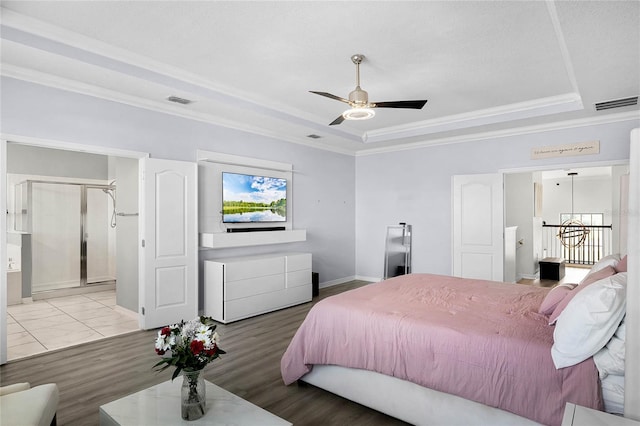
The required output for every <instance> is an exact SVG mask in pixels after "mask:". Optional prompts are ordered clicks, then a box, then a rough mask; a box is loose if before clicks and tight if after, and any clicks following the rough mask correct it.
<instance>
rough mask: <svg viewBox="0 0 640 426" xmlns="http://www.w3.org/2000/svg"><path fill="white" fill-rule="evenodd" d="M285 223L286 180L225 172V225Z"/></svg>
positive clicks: (223, 204)
mask: <svg viewBox="0 0 640 426" xmlns="http://www.w3.org/2000/svg"><path fill="white" fill-rule="evenodd" d="M286 221H287V180H286V179H281V178H273V177H267V176H256V175H244V174H238V173H226V172H223V173H222V222H224V223H252V222H286Z"/></svg>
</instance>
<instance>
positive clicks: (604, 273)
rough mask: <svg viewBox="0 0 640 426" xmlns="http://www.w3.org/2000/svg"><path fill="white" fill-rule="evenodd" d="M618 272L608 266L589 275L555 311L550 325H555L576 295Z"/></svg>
mask: <svg viewBox="0 0 640 426" xmlns="http://www.w3.org/2000/svg"><path fill="white" fill-rule="evenodd" d="M615 273H616V270H615V269H613V266H607V267H605V268H603V269H601V270H599V271H597V272H594V273H592V274H589V275H587V276H586V277H585V278H584V279H583V280H582V281H581V282H580V285H578V287H576V288H574V289H573V290H571V291H570V292H569V294H567V295H566V296H565V297H564V298H563V299H562V300H561V301H560V303H558V305H557V306H556V307H555V309H554V310H553V313H552V314H551V316H550V317H549V325H553V324H555V323H556V321H557V320H558V317H559V316H560V314H561V313H562V311H564V308H566V307H567V305H568V304H569V302H571V299H573V298H574V297H576V294H578V293H580V292H581V291H582V290H584V289H585V288H587V287H589V286H590V285H591V284H593V283H595V282H598V281H600V280H601V279H604V278H607V277H610V276H611V275H615Z"/></svg>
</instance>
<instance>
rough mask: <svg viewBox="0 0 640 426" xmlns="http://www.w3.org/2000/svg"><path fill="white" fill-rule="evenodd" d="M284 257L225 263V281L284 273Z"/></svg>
mask: <svg viewBox="0 0 640 426" xmlns="http://www.w3.org/2000/svg"><path fill="white" fill-rule="evenodd" d="M284 262H285V258H284V257H273V258H266V259H249V260H243V261H241V262H227V263H226V264H225V271H224V274H225V281H226V282H231V281H241V280H246V279H248V278H256V277H263V276H266V275H276V274H283V273H284Z"/></svg>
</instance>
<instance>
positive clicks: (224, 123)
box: [0, 64, 354, 155]
mask: <svg viewBox="0 0 640 426" xmlns="http://www.w3.org/2000/svg"><path fill="white" fill-rule="evenodd" d="M0 74H1V75H3V76H6V77H11V78H15V79H18V80H23V81H28V82H31V83H35V84H40V85H43V86H47V87H52V88H55V89H60V90H64V91H68V92H73V93H78V94H81V95H87V96H92V97H96V98H100V99H104V100H108V101H113V102H118V103H121V104H125V105H129V106H133V107H137V108H144V109H147V110H151V111H155V112H160V113H164V114H170V115H174V116H177V117H182V118H186V119H190V120H196V121H201V122H204V123H208V124H213V125H216V126H221V127H225V128H228V129H233V130H238V131H241V132H246V133H251V134H255V135H259V136H264V137H268V138H271V139H276V140H282V141H286V142H290V143H295V144H298V145H304V146H307V147H310V148H316V149H322V150H325V151H331V152H335V153H338V154H344V155H354V152H353V151H352V150H346V149H341V148H336V147H333V146H329V145H326V144H324V143H322V142H321V141H318V140H317V139H316V140H314V141H313V142H310V141H307V140H304V139H303V138H295V137H287V136H285V135H283V134H280V133H276V132H272V131H268V130H265V129H263V128H259V127H255V126H251V125H249V124H247V123H246V122H238V121H234V120H227V119H222V118H220V117H218V116H215V115H212V114H205V113H200V112H194V111H190V110H187V109H184V108H182V107H180V106H177V105H176V106H174V105H170V104H165V103H162V102H157V101H151V100H147V99H142V98H139V97H137V96H131V95H127V94H124V93H121V92H117V91H114V90H110V89H105V88H102V87H97V86H93V85H90V84H86V83H81V82H78V81H75V80H70V79H66V78H62V77H58V76H53V75H51V74H46V73H42V72H39V71H35V70H32V69H27V68H22V67H17V66H14V65H9V64H5V65H3V66H2V68H1V69H0Z"/></svg>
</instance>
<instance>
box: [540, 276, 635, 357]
mask: <svg viewBox="0 0 640 426" xmlns="http://www.w3.org/2000/svg"><path fill="white" fill-rule="evenodd" d="M626 283H627V277H626V273H625V272H622V273H620V274H616V275H612V276H610V277H607V278H604V279H602V280H600V281H596V282H595V283H593V284H591V285H589V286H587V287H585V288H584V289H583V290H582V291H580V292H579V293H578V294H577V295H576V296H575V297H574V298H573V300H572V301H571V303H569V305H567V308H566V309H565V310H564V311H563V312H562V314H561V315H560V317H559V318H558V322H557V324H556V328H555V330H554V331H553V346H552V347H551V358H553V363H554V365H555V366H556V368H557V369H560V368H564V367H569V366H571V365H575V364H578V363H580V362H582V361H584V360H585V359H587V358H589V357H590V356H593V355H594V354H596V353H597V352H598V351H599V350H600V349H602V348H603V347H604V346H605V345H606V344H607V342H608V341H609V339H611V337H612V336H613V335H614V333H615V332H616V330H617V329H618V326H619V325H620V322H621V321H622V318H623V317H624V315H625V313H626V288H627V285H626ZM578 288H579V287H578Z"/></svg>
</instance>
